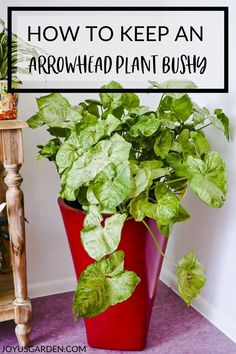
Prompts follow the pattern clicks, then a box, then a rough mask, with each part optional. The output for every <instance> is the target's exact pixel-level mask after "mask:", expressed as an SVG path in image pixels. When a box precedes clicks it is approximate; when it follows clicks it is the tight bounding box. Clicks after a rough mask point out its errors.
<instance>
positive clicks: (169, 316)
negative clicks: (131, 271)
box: [0, 282, 236, 354]
mask: <svg viewBox="0 0 236 354" xmlns="http://www.w3.org/2000/svg"><path fill="white" fill-rule="evenodd" d="M72 298H73V293H71V292H69V293H64V294H58V295H53V296H47V297H43V298H38V299H33V314H34V319H33V321H32V327H33V332H32V335H31V345H32V346H34V347H35V348H36V347H37V346H41V345H45V346H47V345H48V346H63V347H64V352H69V351H66V350H67V349H66V347H67V346H70V347H69V350H70V351H71V349H73V346H80V347H81V348H82V349H83V347H84V346H85V345H86V336H85V330H84V325H83V321H80V322H74V319H73V316H72V314H71V303H72ZM14 327H15V326H14V323H13V321H8V322H2V323H0V352H2V349H3V346H13V345H17V341H16V337H15V334H14ZM32 349H33V348H32ZM51 349H52V347H48V350H51ZM74 350H76V347H74ZM12 352H13V350H12ZM51 352H52V351H51ZM58 352H59V351H58ZM77 352H79V351H77ZM81 352H82V353H83V352H85V351H81ZM15 353H17V351H15ZM86 353H101V354H108V353H117V354H118V353H131V352H126V351H122V352H121V351H110V350H98V349H93V348H90V347H88V346H87V348H86ZM135 353H158V354H217V353H220V354H236V344H234V343H233V342H232V341H231V340H230V339H228V338H227V337H226V336H225V335H224V334H222V333H221V332H220V331H219V330H217V329H216V328H215V327H214V326H213V325H211V324H210V323H209V322H208V321H207V320H206V319H204V318H203V317H202V316H201V315H200V314H199V313H197V312H196V311H194V310H193V309H192V308H187V306H185V305H184V303H183V301H182V300H181V299H180V298H179V297H178V296H177V295H176V294H175V293H173V291H172V290H171V289H169V288H168V287H167V286H165V285H164V284H163V283H161V282H160V283H159V288H158V294H157V298H156V303H155V306H154V309H153V315H152V319H151V324H150V329H149V337H148V343H147V347H146V349H145V350H144V351H142V352H135Z"/></svg>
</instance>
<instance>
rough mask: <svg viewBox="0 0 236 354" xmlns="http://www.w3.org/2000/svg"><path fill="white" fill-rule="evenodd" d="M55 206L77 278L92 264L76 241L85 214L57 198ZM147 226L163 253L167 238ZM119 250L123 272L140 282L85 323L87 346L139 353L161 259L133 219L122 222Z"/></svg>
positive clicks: (141, 227) (154, 227)
mask: <svg viewBox="0 0 236 354" xmlns="http://www.w3.org/2000/svg"><path fill="white" fill-rule="evenodd" d="M58 203H59V207H60V210H61V214H62V218H63V221H64V225H65V229H66V233H67V237H68V241H69V245H70V249H71V254H72V258H73V262H74V267H75V271H76V274H77V277H78V278H79V276H80V273H81V272H82V271H83V270H84V269H85V268H86V267H87V266H88V265H89V264H90V263H92V262H94V260H93V259H92V258H90V257H89V256H88V255H87V253H86V252H85V250H84V248H83V245H82V243H81V241H80V231H81V229H82V228H83V220H84V217H85V213H84V212H83V211H80V210H78V209H74V208H72V207H70V206H68V205H67V204H66V203H65V202H64V201H63V200H62V199H61V198H59V199H58ZM147 223H148V224H149V226H150V228H151V229H152V231H153V232H154V234H155V237H156V239H157V240H158V242H159V244H160V245H161V248H162V251H163V252H165V248H166V245H167V238H165V237H164V236H162V235H161V234H160V233H159V231H158V229H157V227H156V224H155V222H154V221H153V220H151V219H147ZM119 249H120V250H123V251H124V252H125V269H127V270H132V271H135V272H136V273H137V274H138V276H139V277H140V278H141V282H140V283H139V285H138V286H137V288H136V289H135V291H134V293H133V295H132V296H131V297H130V298H129V299H128V300H126V301H124V302H122V303H120V304H117V305H115V306H112V307H110V308H109V309H108V310H107V311H105V312H104V313H102V314H100V315H98V316H96V317H93V318H87V319H85V327H86V332H87V339H88V344H89V345H90V346H92V347H95V348H103V349H117V350H142V349H144V348H145V345H146V338H147V332H148V326H149V322H150V316H151V312H152V307H153V301H154V297H155V293H156V289H157V282H158V278H159V275H160V270H161V266H162V261H163V257H162V256H161V255H160V254H159V252H158V251H157V249H156V247H155V245H154V243H153V240H152V238H151V236H150V235H149V233H148V231H147V229H146V227H145V226H144V225H143V223H141V222H136V221H134V220H133V219H132V220H128V221H126V222H125V225H124V227H123V230H122V236H121V242H120V244H119Z"/></svg>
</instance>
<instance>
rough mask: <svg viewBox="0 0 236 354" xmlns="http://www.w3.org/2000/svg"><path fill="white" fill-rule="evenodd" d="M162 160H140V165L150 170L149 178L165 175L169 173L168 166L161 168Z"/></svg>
mask: <svg viewBox="0 0 236 354" xmlns="http://www.w3.org/2000/svg"><path fill="white" fill-rule="evenodd" d="M162 166H163V162H162V161H160V160H147V161H142V162H140V167H142V168H145V169H148V170H149V171H150V172H151V179H152V180H153V179H156V178H160V177H163V176H166V175H169V174H170V172H169V169H168V168H161V167H162Z"/></svg>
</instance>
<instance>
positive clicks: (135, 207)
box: [129, 191, 148, 221]
mask: <svg viewBox="0 0 236 354" xmlns="http://www.w3.org/2000/svg"><path fill="white" fill-rule="evenodd" d="M147 198H148V191H144V192H142V193H140V194H139V195H138V196H137V197H136V198H134V199H132V200H131V201H130V204H129V212H130V214H131V215H132V216H133V218H134V219H135V220H136V221H142V220H143V218H144V217H145V213H144V211H143V210H142V206H143V204H144V203H145V202H146V201H147Z"/></svg>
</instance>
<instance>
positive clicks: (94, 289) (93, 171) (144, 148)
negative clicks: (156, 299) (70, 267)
mask: <svg viewBox="0 0 236 354" xmlns="http://www.w3.org/2000/svg"><path fill="white" fill-rule="evenodd" d="M183 84H184V83H183ZM185 84H186V85H187V87H195V85H194V84H193V83H191V82H188V83H185ZM185 84H184V85H185ZM152 85H153V86H154V87H155V86H156V87H160V85H158V84H156V83H154V82H152ZM166 85H167V86H166ZM171 86H173V87H176V83H175V82H174V83H172V82H168V83H165V84H164V85H163V87H168V88H169V87H171ZM104 87H105V88H107V89H109V88H116V89H120V88H121V86H120V85H119V84H118V83H116V82H111V83H110V84H108V85H106V86H104ZM178 87H179V83H178ZM184 87H185V86H184ZM37 104H38V113H37V114H35V115H34V116H33V117H31V118H30V119H29V120H28V123H29V125H30V127H31V128H37V127H39V126H42V125H44V124H46V125H47V126H48V131H49V133H50V134H51V135H52V136H53V139H51V140H50V141H49V142H48V143H47V144H46V145H44V146H39V149H40V150H39V155H38V159H41V158H45V157H46V158H48V159H49V160H51V161H54V162H55V164H56V167H57V170H58V173H59V175H60V179H61V192H60V196H61V197H62V198H64V199H65V200H66V201H67V202H77V203H78V206H80V207H81V208H83V209H84V210H85V211H86V213H87V215H86V217H85V220H84V228H83V230H82V232H81V241H82V244H83V246H84V248H85V250H86V252H87V253H88V255H89V256H90V257H91V258H93V259H94V260H95V261H94V263H92V264H91V265H89V266H88V267H87V268H86V269H85V270H84V271H83V273H82V274H81V276H80V278H79V281H78V286H77V290H76V293H75V298H74V306H73V310H74V313H75V314H76V316H77V317H78V318H80V317H93V316H96V315H98V314H99V313H101V312H103V311H105V310H106V309H107V308H109V307H110V306H112V305H115V304H117V303H119V302H122V301H124V300H126V299H128V298H129V297H130V296H131V295H132V293H133V292H134V290H135V288H136V286H138V283H139V282H140V278H139V277H138V275H137V274H135V273H134V272H132V270H124V253H123V252H122V251H117V248H118V245H119V243H120V239H121V233H122V228H123V225H124V222H125V221H126V220H127V219H130V218H133V219H135V220H136V221H137V222H143V223H144V225H145V226H147V227H148V225H147V223H146V222H145V217H149V218H152V219H154V220H155V221H156V223H157V226H158V229H159V230H160V232H161V233H162V234H163V235H165V236H167V237H168V236H169V234H170V232H171V230H172V228H173V225H174V224H175V223H176V222H181V221H185V220H187V219H188V218H189V217H190V215H189V213H188V212H187V210H185V208H184V207H183V205H182V204H181V203H180V202H181V200H182V198H183V197H184V195H185V193H186V190H187V189H188V188H189V189H190V190H191V191H192V192H193V193H194V194H195V195H196V196H197V197H198V198H199V199H200V200H201V201H203V202H204V203H206V204H207V205H209V206H211V207H214V208H220V207H221V206H222V205H223V203H224V200H225V197H226V191H227V181H226V171H225V163H224V160H223V159H222V157H221V156H220V154H219V153H218V152H216V151H212V150H211V146H210V144H209V142H208V140H207V138H206V136H205V134H204V132H203V128H205V127H206V126H208V125H214V126H215V127H216V128H218V129H220V130H222V131H223V133H224V135H225V136H226V138H227V139H229V121H228V118H227V117H226V115H225V114H224V113H223V112H222V110H221V109H216V110H215V112H214V114H211V113H210V112H209V111H208V109H207V108H205V107H203V108H201V107H199V106H198V105H197V104H196V103H194V102H193V101H192V100H191V98H190V97H189V95H187V94H184V93H176V94H173V93H166V94H163V95H162V97H161V100H160V102H159V105H158V107H157V108H156V110H150V109H149V107H146V106H142V105H141V104H140V101H139V97H138V96H137V95H136V94H135V93H101V94H100V100H92V99H88V100H85V101H84V102H80V103H79V104H78V105H76V106H72V105H71V104H70V103H69V102H68V100H67V99H66V98H65V97H63V96H62V95H61V94H58V93H53V94H50V95H48V96H43V97H41V98H39V99H37ZM104 213H106V214H107V213H108V214H110V216H108V217H106V219H105V220H103V214H104ZM149 231H150V232H151V230H150V229H149ZM151 236H153V235H151ZM156 246H157V248H158V249H159V250H160V247H159V246H158V244H156ZM176 267H177V272H178V284H179V292H180V295H181V297H182V298H183V299H184V301H185V302H186V303H187V304H190V303H191V301H192V299H193V298H194V297H195V296H197V295H198V294H199V292H200V290H201V288H202V286H203V285H204V283H205V271H204V268H203V266H202V265H201V263H200V262H199V261H198V260H197V258H196V256H195V254H194V252H193V251H190V252H189V253H188V254H187V255H185V256H184V257H183V258H182V259H181V260H180V261H179V263H178V264H176Z"/></svg>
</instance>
